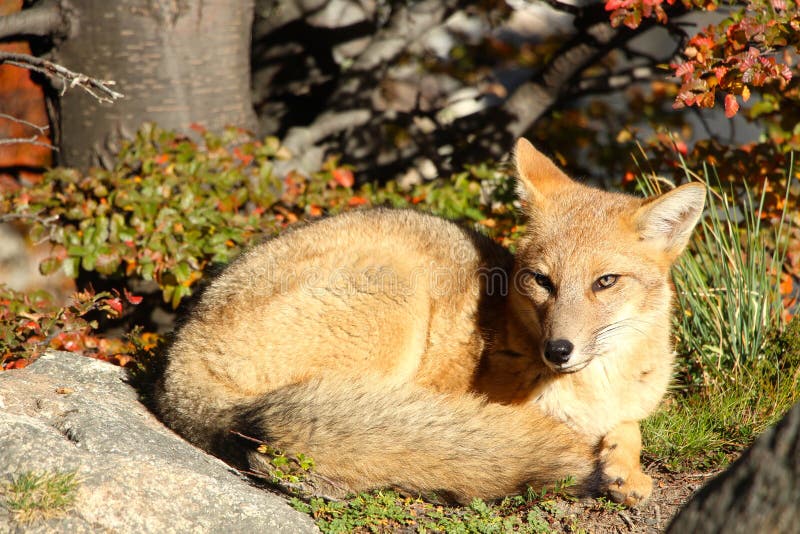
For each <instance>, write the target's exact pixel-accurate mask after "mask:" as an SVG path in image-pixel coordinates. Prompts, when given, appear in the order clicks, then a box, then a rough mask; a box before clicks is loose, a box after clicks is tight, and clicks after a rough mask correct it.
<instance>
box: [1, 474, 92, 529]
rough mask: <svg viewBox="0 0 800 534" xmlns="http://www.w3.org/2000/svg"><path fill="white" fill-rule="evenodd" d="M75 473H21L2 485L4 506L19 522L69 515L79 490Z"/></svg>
mask: <svg viewBox="0 0 800 534" xmlns="http://www.w3.org/2000/svg"><path fill="white" fill-rule="evenodd" d="M78 485H79V484H78V480H77V478H76V473H75V472H66V473H37V472H33V471H28V472H25V473H22V474H19V475H17V476H15V477H14V478H12V479H11V481H10V482H7V483H5V484H4V485H2V486H0V503H2V505H4V506H5V507H6V508H7V509H8V510H9V511H10V512H11V516H12V517H13V519H14V520H15V521H16V522H18V523H32V522H34V521H37V520H39V519H47V518H50V517H56V516H58V515H61V514H64V513H66V512H67V511H68V510H69V509H70V508H71V507H72V505H73V503H74V502H75V494H76V491H77V489H78Z"/></svg>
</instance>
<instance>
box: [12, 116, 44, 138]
mask: <svg viewBox="0 0 800 534" xmlns="http://www.w3.org/2000/svg"><path fill="white" fill-rule="evenodd" d="M0 119H7V120H10V121H14V122H17V123H19V124H24V125H25V126H27V127H29V128H33V129H34V130H36V131H37V132H39V134H40V135H44V134H45V132H47V130H49V129H50V125H48V124H45V125H43V126H40V125H38V124H34V123H32V122H28V121H26V120H24V119H20V118H18V117H14V116H13V115H8V114H7V113H0Z"/></svg>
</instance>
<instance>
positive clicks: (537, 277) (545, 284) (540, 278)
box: [525, 270, 553, 293]
mask: <svg viewBox="0 0 800 534" xmlns="http://www.w3.org/2000/svg"><path fill="white" fill-rule="evenodd" d="M525 274H526V278H527V279H528V280H531V279H532V280H533V282H534V283H535V284H536V285H537V286H539V287H541V288H542V289H546V290H547V291H549V292H551V293H552V292H553V281H552V280H550V278H549V277H548V276H547V275H544V274H542V273H540V272H537V271H533V270H528V271H527V272H526V273H525Z"/></svg>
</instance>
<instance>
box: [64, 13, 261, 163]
mask: <svg viewBox="0 0 800 534" xmlns="http://www.w3.org/2000/svg"><path fill="white" fill-rule="evenodd" d="M64 6H66V3H65V4H64V5H63V6H62V8H64V9H66V12H67V13H68V15H69V17H70V25H69V36H68V38H67V39H66V40H65V41H64V42H63V43H62V44H60V45H59V46H58V48H57V50H56V55H55V59H56V61H58V62H59V63H61V64H63V65H64V66H65V67H67V68H69V69H71V70H75V71H79V72H87V73H91V75H92V76H93V77H95V78H98V79H101V80H114V81H115V82H116V88H117V90H119V92H121V93H123V94H124V95H125V98H124V99H122V100H118V101H117V102H115V103H114V104H113V105H109V104H102V103H99V102H96V101H95V100H94V99H93V98H92V97H91V96H89V95H86V94H82V93H81V92H77V91H69V92H67V93H66V94H64V95H63V96H62V97H61V113H60V123H61V139H60V140H59V142H60V145H61V153H60V156H61V161H60V163H62V164H66V165H70V166H75V167H79V168H86V167H88V166H91V165H98V164H99V165H102V166H109V165H110V164H111V161H112V155H113V154H114V152H115V151H116V150H117V149H118V148H119V146H118V145H119V141H120V140H121V139H122V138H128V137H130V136H132V135H133V134H134V133H135V132H136V130H137V129H138V128H139V127H140V126H141V124H142V123H144V122H147V121H154V122H157V123H158V124H159V125H160V126H162V127H164V128H168V129H175V130H178V131H183V132H187V133H188V132H189V131H190V130H189V128H190V125H192V124H193V123H197V124H200V125H202V126H204V127H205V128H207V129H209V130H212V131H217V130H220V129H222V128H223V127H224V126H227V125H234V126H241V127H244V128H249V129H253V128H255V125H256V119H255V114H254V112H253V108H252V99H251V90H250V59H249V58H250V40H251V28H252V20H253V9H254V0H238V1H236V2H230V1H227V0H183V1H177V2H176V1H171V0H117V1H114V2H108V1H107V0H70V2H69V4H68V8H67V7H64Z"/></svg>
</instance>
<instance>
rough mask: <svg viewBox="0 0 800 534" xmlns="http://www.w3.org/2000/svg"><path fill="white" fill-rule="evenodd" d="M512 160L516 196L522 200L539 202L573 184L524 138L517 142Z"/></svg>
mask: <svg viewBox="0 0 800 534" xmlns="http://www.w3.org/2000/svg"><path fill="white" fill-rule="evenodd" d="M514 160H515V162H516V166H517V196H519V198H521V199H522V200H527V201H529V202H537V201H541V200H542V199H543V198H544V197H546V196H548V195H549V194H550V193H552V192H553V191H555V190H557V189H558V188H560V187H563V186H565V185H567V184H571V183H573V182H572V180H571V179H570V178H569V177H568V176H567V175H566V174H564V173H563V172H561V169H559V168H558V167H556V164H555V163H553V162H552V161H551V160H550V158H548V157H547V156H545V155H544V154H542V153H541V152H539V151H538V150H536V148H534V146H533V145H532V144H531V143H530V141H528V140H527V139H525V138H524V137H520V138H519V140H518V141H517V146H516V148H515V149H514Z"/></svg>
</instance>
